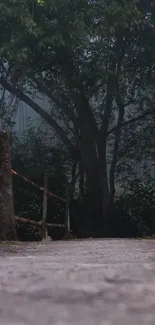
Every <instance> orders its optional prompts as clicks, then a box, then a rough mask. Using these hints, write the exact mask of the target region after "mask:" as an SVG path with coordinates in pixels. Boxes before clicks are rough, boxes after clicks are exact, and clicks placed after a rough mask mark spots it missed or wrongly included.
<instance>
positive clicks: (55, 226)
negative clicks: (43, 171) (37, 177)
mask: <svg viewBox="0 0 155 325" xmlns="http://www.w3.org/2000/svg"><path fill="white" fill-rule="evenodd" d="M11 171H12V175H14V176H18V177H20V178H21V179H23V180H24V182H26V183H29V184H31V185H32V186H33V187H35V188H38V189H39V190H40V191H42V192H44V187H42V186H40V185H38V184H36V183H34V182H32V181H31V180H29V179H28V178H26V177H25V176H23V175H22V174H20V173H18V172H17V171H15V170H14V169H11ZM47 194H48V195H49V196H51V197H53V198H55V199H57V200H59V201H62V202H64V203H66V200H65V199H64V198H62V197H60V196H58V195H56V194H54V193H52V192H51V191H47ZM15 221H17V222H22V223H29V224H32V225H36V226H37V225H40V226H41V225H42V220H40V221H35V220H32V219H30V218H24V217H18V216H15ZM46 225H47V227H49V228H65V224H55V223H47V224H46Z"/></svg>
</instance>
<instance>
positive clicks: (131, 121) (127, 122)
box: [107, 109, 152, 136]
mask: <svg viewBox="0 0 155 325" xmlns="http://www.w3.org/2000/svg"><path fill="white" fill-rule="evenodd" d="M151 114H152V109H150V110H148V111H146V112H144V113H143V114H141V115H139V116H136V117H134V118H132V119H130V120H128V121H126V122H124V123H123V124H122V127H125V126H126V125H129V124H131V123H134V122H136V121H139V120H143V119H144V118H145V117H146V116H148V115H151ZM116 128H117V126H114V127H113V128H112V129H110V130H109V131H108V132H107V136H108V135H110V134H112V133H113V132H115V131H116Z"/></svg>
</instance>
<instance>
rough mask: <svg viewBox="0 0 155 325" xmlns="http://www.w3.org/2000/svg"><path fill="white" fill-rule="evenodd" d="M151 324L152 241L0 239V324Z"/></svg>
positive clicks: (154, 300)
mask: <svg viewBox="0 0 155 325" xmlns="http://www.w3.org/2000/svg"><path fill="white" fill-rule="evenodd" d="M131 324H133V325H143V324H144V325H155V241H154V240H152V241H151V240H150V241H149V240H108V239H107V240H86V241H75V242H52V241H51V242H47V243H42V244H41V245H39V244H37V243H31V244H25V245H24V247H23V245H19V246H14V245H13V246H7V245H5V246H3V245H0V325H131Z"/></svg>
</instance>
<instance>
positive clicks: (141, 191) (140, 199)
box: [109, 181, 155, 237]
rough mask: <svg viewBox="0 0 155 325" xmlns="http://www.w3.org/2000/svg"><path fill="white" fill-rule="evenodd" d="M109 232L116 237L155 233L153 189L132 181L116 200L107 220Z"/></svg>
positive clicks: (149, 185)
mask: <svg viewBox="0 0 155 325" xmlns="http://www.w3.org/2000/svg"><path fill="white" fill-rule="evenodd" d="M109 231H110V233H111V235H112V236H114V237H115V236H116V237H143V236H152V235H153V234H154V233H155V187H154V184H151V183H142V182H140V181H133V182H130V183H128V184H127V186H126V187H124V191H123V194H121V195H120V196H119V197H117V198H116V200H115V202H114V207H113V210H112V214H111V217H110V220H109Z"/></svg>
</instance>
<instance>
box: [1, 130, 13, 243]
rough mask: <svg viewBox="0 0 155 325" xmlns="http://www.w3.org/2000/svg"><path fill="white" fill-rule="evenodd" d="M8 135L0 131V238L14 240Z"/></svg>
mask: <svg viewBox="0 0 155 325" xmlns="http://www.w3.org/2000/svg"><path fill="white" fill-rule="evenodd" d="M16 239H17V236H16V228H15V218H14V208H13V193H12V173H11V152H10V143H9V136H8V134H7V133H5V132H1V131H0V240H1V241H9V240H16Z"/></svg>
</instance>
